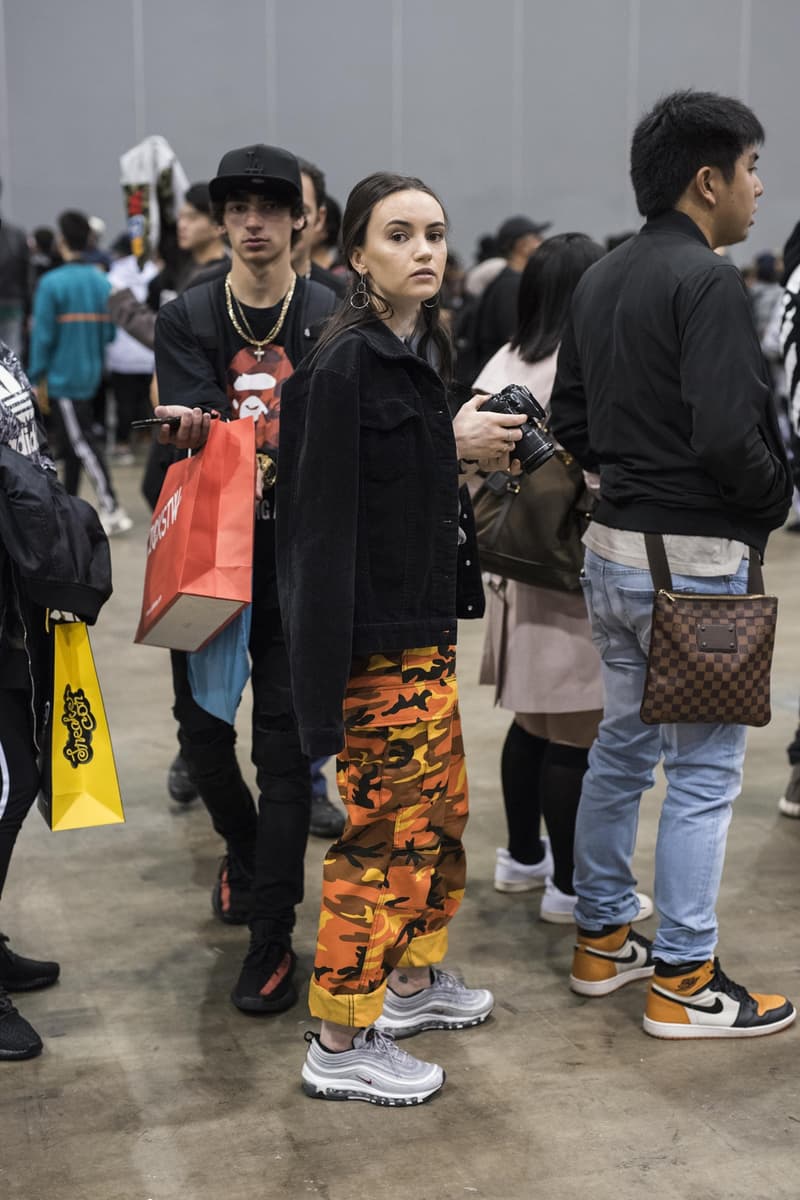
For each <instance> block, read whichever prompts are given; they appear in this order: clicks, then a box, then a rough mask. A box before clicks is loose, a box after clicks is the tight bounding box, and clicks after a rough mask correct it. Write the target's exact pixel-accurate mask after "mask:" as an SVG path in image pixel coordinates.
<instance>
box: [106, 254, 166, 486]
mask: <svg viewBox="0 0 800 1200" xmlns="http://www.w3.org/2000/svg"><path fill="white" fill-rule="evenodd" d="M115 246H116V247H117V249H118V250H127V253H124V254H121V255H120V257H118V258H115V259H114V261H113V262H112V263H111V269H110V270H109V272H108V281H109V283H110V284H111V287H112V288H113V289H122V288H127V289H128V290H129V291H130V292H131V294H132V295H134V296H135V297H136V299H137V300H139V301H141V302H144V301H145V300H146V299H147V288H148V284H149V283H150V281H151V280H152V279H153V278H154V277H155V276H156V275H157V274H158V267H157V266H156V264H155V263H154V262H149V261H148V262H145V263H144V265H143V266H141V267H140V266H139V262H138V260H137V258H136V256H135V255H134V254H131V252H130V249H131V245H130V239H129V238H128V236H127V235H123V238H122V239H119V240H118V241H117V242H116V243H115ZM106 369H107V370H108V372H109V375H110V383H111V390H112V393H113V397H114V409H115V414H116V420H115V423H114V449H113V451H112V461H113V462H115V463H116V464H117V465H118V466H132V465H133V463H134V462H135V457H134V454H133V445H132V442H131V422H132V421H136V420H140V419H142V418H143V417H146V416H148V414H149V412H150V381H151V380H152V378H153V371H154V370H155V359H154V357H153V351H152V350H148V349H147V347H146V346H143V345H142V343H141V342H139V341H137V340H136V339H135V338H133V337H131V335H130V334H129V333H126V332H125V330H124V329H116V330H115V332H114V340H113V341H112V342H111V343H110V345H109V346H108V347H107V349H106Z"/></svg>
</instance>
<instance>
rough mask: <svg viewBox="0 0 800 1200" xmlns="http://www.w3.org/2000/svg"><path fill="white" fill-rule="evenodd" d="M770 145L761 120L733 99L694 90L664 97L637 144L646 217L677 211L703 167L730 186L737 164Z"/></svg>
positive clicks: (635, 160) (637, 183) (636, 174)
mask: <svg viewBox="0 0 800 1200" xmlns="http://www.w3.org/2000/svg"><path fill="white" fill-rule="evenodd" d="M763 141H764V129H763V126H762V125H761V122H760V121H759V119H758V117H757V116H756V115H755V113H754V112H752V110H751V109H749V108H748V107H747V105H746V104H742V102H741V100H736V99H734V98H733V97H731V96H719V95H717V93H716V92H695V91H692V90H688V91H683V92H672V94H671V95H669V96H664V97H663V98H662V99H661V100H659V101H658V103H657V104H656V105H655V107H654V108H652V109H651V110H650V112H649V113H647V114H646V116H644V117H642V119H641V121H640V122H639V124H638V125H637V126H636V130H635V132H634V135H633V141H632V142H631V182H632V183H633V190H634V192H635V193H636V204H637V207H638V209H639V212H640V213H641V214H642V216H643V217H656V216H658V215H659V213H663V212H667V211H668V210H669V209H671V208H674V207H675V205H676V204H677V203H678V201H679V200H680V198H681V196H682V195H683V193H684V192H685V191H686V189H687V187H688V186H689V184H690V183H691V181H692V179H693V178H694V177H695V175H696V174H697V172H698V171H699V170H700V168H701V167H718V168H719V170H720V171H721V172H722V175H723V178H724V179H725V180H726V181H727V182H730V181H731V180H732V179H733V176H734V172H735V170H736V160H737V159H738V158H740V157H741V155H742V154H744V152H745V151H746V150H747V149H748V148H749V147H750V146H758V145H761V143H762V142H763Z"/></svg>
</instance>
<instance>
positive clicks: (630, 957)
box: [583, 946, 639, 965]
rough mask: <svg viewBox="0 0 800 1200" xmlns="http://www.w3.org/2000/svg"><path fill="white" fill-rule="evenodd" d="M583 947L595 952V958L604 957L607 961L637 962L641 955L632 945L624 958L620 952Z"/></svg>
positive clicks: (589, 951)
mask: <svg viewBox="0 0 800 1200" xmlns="http://www.w3.org/2000/svg"><path fill="white" fill-rule="evenodd" d="M583 949H584V950H585V951H586V953H587V954H593V955H594V957H595V958H603V959H605V960H606V962H615V963H622V964H623V965H627V963H635V962H636V960H637V958H638V957H639V956H638V954H637V952H636V947H635V946H631V948H630V951H629V953H628V954H626V955H625V957H624V958H622V957H621V956H620V955H618V954H606V953H604V952H603V951H602V950H593V949H592V947H591V946H584V947H583Z"/></svg>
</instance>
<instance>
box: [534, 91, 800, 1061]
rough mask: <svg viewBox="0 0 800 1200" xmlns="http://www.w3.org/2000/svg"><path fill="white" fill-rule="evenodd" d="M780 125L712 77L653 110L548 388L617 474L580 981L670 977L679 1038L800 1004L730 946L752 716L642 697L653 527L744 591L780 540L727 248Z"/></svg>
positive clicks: (596, 612) (787, 493)
mask: <svg viewBox="0 0 800 1200" xmlns="http://www.w3.org/2000/svg"><path fill="white" fill-rule="evenodd" d="M763 137H764V132H763V129H762V127H761V125H760V123H759V121H758V119H757V118H756V117H755V115H754V114H753V113H752V112H751V111H750V110H749V109H748V108H746V107H745V106H744V105H743V104H741V103H740V102H739V101H737V100H732V99H727V98H725V97H721V96H717V95H715V94H712V93H702V92H679V93H675V94H673V95H671V96H668V97H666V98H665V99H663V100H662V101H660V102H659V103H658V104H657V105H656V106H655V108H654V109H653V110H652V111H651V112H650V113H648V114H647V115H646V116H645V117H644V118H643V119H642V121H641V122H640V123H639V126H638V127H637V129H636V132H635V134H634V138H633V144H632V148H631V178H632V181H633V185H634V189H635V191H636V199H637V203H638V206H639V210H640V211H641V212H642V214H643V215H644V216H645V217H646V218H647V221H646V224H645V225H644V227H643V228H642V230H641V231H640V233H639V234H638V236H637V237H634V238H633V239H631V240H630V241H628V242H625V243H624V244H623V245H622V246H620V247H619V248H618V249H617V250H615V251H614V252H613V253H611V254H609V255H608V256H607V257H606V258H604V259H602V260H601V261H600V262H598V263H597V264H595V266H593V267H592V268H591V269H590V270H589V271H587V272H586V274H585V275H584V277H583V279H582V280H581V282H580V283H579V285H578V287H577V289H576V292H575V296H574V300H573V305H572V314H571V322H570V325H569V327H568V329H567V331H566V334H565V337H564V340H563V343H562V346H561V350H560V354H559V360H558V373H557V377H556V383H555V387H554V389H553V396H552V401H551V405H552V428H553V431H554V433H555V434H556V436H557V437H558V438H559V440H560V441H561V442H562V444H563V445H564V446H566V448H567V449H568V450H570V451H571V452H572V453H573V454H574V455H575V456H576V457H577V458H578V460H579V461H580V463H581V465H582V466H583V467H585V468H591V469H595V470H597V469H599V472H600V480H601V499H600V503H599V505H598V508H597V511H596V514H595V520H594V522H593V523H592V525H591V526H590V528H589V530H588V532H587V534H586V536H585V538H584V542H585V545H586V563H585V593H586V599H587V604H588V606H589V612H590V616H591V620H592V628H593V636H594V640H595V642H596V644H597V646H598V649H599V650H600V653H601V657H602V661H603V681H604V687H605V715H604V719H603V722H602V724H601V726H600V731H599V733H598V737H597V740H596V742H595V744H594V746H593V747H592V750H591V752H590V755H589V769H588V771H587V774H586V777H585V779H584V783H583V789H582V794H581V802H580V807H579V810H578V823H577V829H576V838H575V890H576V893H577V895H578V902H577V905H576V909H575V919H576V922H577V924H578V941H577V946H576V950H575V955H574V959H573V967H572V974H571V977H570V985H571V987H572V989H573V990H574V991H576V992H578V993H579V994H582V995H587V996H600V995H605V994H606V993H609V992H612V991H614V990H616V988H618V987H620V986H621V985H622V984H625V983H628V982H631V981H633V980H636V979H641V978H645V977H651V976H652V977H653V978H652V982H651V985H650V991H649V994H648V998H647V1005H646V1009H645V1016H644V1028H645V1031H646V1032H647V1033H650V1034H652V1035H653V1036H655V1037H662V1038H693V1037H728V1038H729V1037H744V1036H757V1035H759V1034H765V1033H772V1032H774V1031H776V1030H778V1029H782V1028H784V1027H785V1026H786V1025H789V1024H790V1023H791V1022H792V1021H793V1020H794V1017H795V1011H794V1008H793V1006H792V1005H791V1004H790V1003H789V1001H788V1000H786V999H785V997H783V996H774V995H772V996H760V995H753V994H751V993H749V992H748V991H746V990H745V989H744V988H742V987H740V986H738V985H736V984H733V983H732V982H731V981H730V980H729V979H728V978H727V976H726V975H725V974H724V972H723V971H722V970H721V968H720V966H719V961H718V960H717V959H716V958H715V957H714V955H715V947H716V941H717V921H716V915H715V911H714V909H715V903H716V898H717V893H718V890H719V883H720V877H721V873H722V866H723V861H724V856H725V838H726V834H727V828H728V823H729V820H730V815H731V806H732V803H733V800H734V799H735V797H736V796H737V795H738V793H739V790H740V787H741V778H742V764H743V761H744V752H745V728H744V727H743V726H739V725H719V724H711V723H708V724H675V725H662V726H650V725H645V724H643V723H642V721H641V720H640V717H639V706H640V703H641V699H642V692H643V687H644V679H645V669H646V662H647V650H648V644H649V637H650V619H651V610H652V601H653V583H652V579H651V576H650V572H649V569H648V560H647V555H646V552H645V547H644V537H643V534H644V533H660V534H663V535H665V536H664V543H665V547H666V551H667V556H668V559H669V563H670V567H671V570H672V577H673V587H674V589H675V590H688V591H696V592H708V593H730V594H736V593H743V592H745V591H746V590H747V554H748V547H749V548H750V550H749V553H756V554H759V555H761V554H763V551H764V547H765V544H766V541H767V536H768V534H769V532H770V530H772V529H775V528H777V527H778V526H780V525H781V524H782V522H783V521H784V520H785V517H786V514H787V512H788V508H789V504H790V500H791V482H790V478H789V473H788V468H787V463H786V459H785V456H784V453H783V449H782V444H781V439H780V436H779V434H778V429H777V426H776V422H775V417H774V413H773V408H772V404H771V398H770V381H769V375H768V372H767V369H766V366H765V364H764V362H763V359H762V356H761V350H760V346H759V342H758V337H757V335H756V331H755V328H754V325H753V320H752V317H751V314H750V308H749V305H748V301H747V295H746V290H745V286H744V283H743V281H742V279H741V276H740V275H739V272H738V271H737V270H736V268H735V267H734V266H733V265H732V264H730V263H729V262H728V261H727V260H726V259H725V258H724V257H719V256H718V255H716V254H714V250H715V249H717V248H719V247H724V246H729V245H732V244H733V243H735V242H740V241H743V240H744V239H745V238H746V237H747V233H748V230H749V227H750V225H751V224H752V223H753V219H754V216H755V212H756V208H757V201H758V198H759V196H760V195H761V194H762V191H763V188H762V185H761V182H760V180H759V179H758V176H757V174H756V161H757V159H758V146H759V145H760V143H761V142H762V141H763ZM661 757H663V760H664V769H665V773H666V776H667V793H666V797H665V800H664V805H663V809H662V813H661V821H660V825H659V834H658V843H657V847H656V878H655V901H656V906H657V908H658V913H659V917H660V924H659V928H658V931H657V933H656V936H655V939H654V941H653V942H652V944H651V943H650V942H649V941H648V940H647V939H646V938H643V937H641V936H640V935H639V934H637V933H635V932H633V931H632V929H631V924H630V923H631V921H632V920H633V918H634V917H635V916H636V914H637V909H638V902H637V900H636V895H635V882H636V881H635V879H634V877H633V875H632V873H631V866H630V860H631V854H632V851H633V846H634V843H635V839H636V822H637V817H638V806H639V800H640V798H641V794H642V792H643V791H644V790H645V789H647V788H648V787H650V786H651V785H652V782H653V769H654V767H655V765H656V763H657V762H658V760H659V759H660V758H661Z"/></svg>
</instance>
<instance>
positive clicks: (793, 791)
mask: <svg viewBox="0 0 800 1200" xmlns="http://www.w3.org/2000/svg"><path fill="white" fill-rule="evenodd" d="M778 812H781V813H783V815H784V816H785V817H795V818H797V817H800V763H795V765H794V766H793V767H792V773H791V775H790V776H789V782H788V784H787V785H786V792H785V794H784V795H783V796H781V798H780V800H779V801H778Z"/></svg>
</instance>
